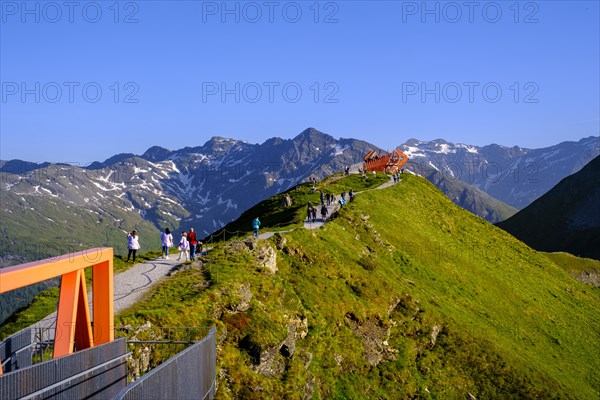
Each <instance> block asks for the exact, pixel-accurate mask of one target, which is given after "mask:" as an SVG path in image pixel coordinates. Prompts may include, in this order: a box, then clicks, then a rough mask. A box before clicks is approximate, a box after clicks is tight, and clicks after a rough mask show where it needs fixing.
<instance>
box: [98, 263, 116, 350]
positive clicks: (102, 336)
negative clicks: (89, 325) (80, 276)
mask: <svg viewBox="0 0 600 400" xmlns="http://www.w3.org/2000/svg"><path fill="white" fill-rule="evenodd" d="M92 279H93V280H92V298H93V300H94V342H95V343H96V344H102V343H108V342H111V341H113V340H114V338H115V330H114V313H115V312H114V304H113V295H114V285H113V261H112V255H111V257H110V259H109V260H107V261H104V262H102V263H100V264H96V265H94V266H93V267H92Z"/></svg>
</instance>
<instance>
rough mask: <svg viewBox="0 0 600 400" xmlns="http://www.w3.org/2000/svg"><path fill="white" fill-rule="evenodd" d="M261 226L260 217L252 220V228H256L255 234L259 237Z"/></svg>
mask: <svg viewBox="0 0 600 400" xmlns="http://www.w3.org/2000/svg"><path fill="white" fill-rule="evenodd" d="M259 227H260V220H259V219H258V217H256V218H254V220H253V221H252V229H253V230H254V236H255V237H258V228H259Z"/></svg>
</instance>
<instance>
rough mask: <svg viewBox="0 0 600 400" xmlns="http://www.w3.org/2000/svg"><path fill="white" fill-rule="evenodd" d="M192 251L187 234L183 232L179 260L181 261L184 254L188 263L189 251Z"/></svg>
mask: <svg viewBox="0 0 600 400" xmlns="http://www.w3.org/2000/svg"><path fill="white" fill-rule="evenodd" d="M189 250H190V243H189V242H188V240H187V232H186V231H183V232H181V240H180V241H179V251H180V253H179V257H177V260H181V255H182V254H183V255H184V257H185V261H188V260H189V258H188V251H189Z"/></svg>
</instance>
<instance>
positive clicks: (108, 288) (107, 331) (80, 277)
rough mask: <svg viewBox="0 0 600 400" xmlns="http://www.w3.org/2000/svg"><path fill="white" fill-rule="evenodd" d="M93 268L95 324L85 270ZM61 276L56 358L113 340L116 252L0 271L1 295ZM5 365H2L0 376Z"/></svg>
mask: <svg viewBox="0 0 600 400" xmlns="http://www.w3.org/2000/svg"><path fill="white" fill-rule="evenodd" d="M90 266H91V267H92V300H93V317H94V319H93V321H94V322H93V325H92V322H91V321H90V311H89V305H88V295H87V289H86V282H85V274H84V270H85V268H87V267H90ZM58 276H61V277H62V279H61V284H60V297H59V302H58V312H57V318H56V330H55V334H54V354H53V356H54V358H57V357H61V356H64V355H67V354H71V353H73V351H74V347H75V348H76V349H77V350H82V349H87V348H89V347H92V346H94V345H98V344H102V343H107V342H111V341H112V340H114V304H113V294H114V286H113V249H112V248H110V247H101V248H94V249H89V250H85V251H80V252H78V253H72V254H65V255H62V256H58V257H54V258H48V259H45V260H40V261H34V262H30V263H26V264H21V265H15V266H13V267H7V268H2V269H0V293H5V292H8V291H10V290H14V289H18V288H22V287H24V286H28V285H33V284H34V283H38V282H42V281H45V280H48V279H52V278H56V277H58ZM1 374H2V366H1V365H0V375H1Z"/></svg>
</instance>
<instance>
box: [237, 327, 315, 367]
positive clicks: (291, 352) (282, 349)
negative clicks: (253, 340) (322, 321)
mask: <svg viewBox="0 0 600 400" xmlns="http://www.w3.org/2000/svg"><path fill="white" fill-rule="evenodd" d="M287 328H288V335H287V337H286V338H285V339H284V340H283V341H281V342H280V343H278V344H277V345H275V346H273V347H270V348H267V349H264V350H260V351H259V353H258V355H257V357H255V359H254V365H253V366H252V369H253V370H254V371H256V372H258V373H260V374H263V375H264V376H267V377H270V378H275V377H281V376H282V375H283V373H284V372H285V368H286V360H287V359H291V358H294V356H295V355H296V352H297V349H296V341H297V340H300V339H304V338H305V337H306V335H307V334H308V320H307V319H306V317H300V316H294V317H291V318H290V319H289V321H288V327H287ZM248 345H250V347H252V346H254V347H255V345H253V344H249V343H243V344H242V346H248ZM255 350H256V349H255ZM298 357H300V359H301V360H302V361H303V363H304V366H305V368H306V369H308V366H309V365H310V362H311V361H312V354H311V353H309V352H308V351H306V350H302V351H298Z"/></svg>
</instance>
